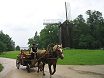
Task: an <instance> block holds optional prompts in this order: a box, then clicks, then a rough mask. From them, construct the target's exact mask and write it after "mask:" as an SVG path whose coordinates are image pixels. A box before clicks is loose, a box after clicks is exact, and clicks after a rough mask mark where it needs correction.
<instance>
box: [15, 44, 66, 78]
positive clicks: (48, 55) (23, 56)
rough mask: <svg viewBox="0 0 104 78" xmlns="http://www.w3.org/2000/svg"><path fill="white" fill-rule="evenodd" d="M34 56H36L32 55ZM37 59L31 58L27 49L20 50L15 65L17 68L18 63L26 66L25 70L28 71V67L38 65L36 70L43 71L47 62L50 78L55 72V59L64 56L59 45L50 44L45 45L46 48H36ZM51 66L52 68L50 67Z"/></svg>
mask: <svg viewBox="0 0 104 78" xmlns="http://www.w3.org/2000/svg"><path fill="white" fill-rule="evenodd" d="M34 57H36V56H34ZM37 57H38V58H37V59H36V58H34V59H31V53H30V51H29V50H21V52H20V54H19V55H18V56H17V59H16V67H17V69H19V67H20V65H23V66H26V69H27V72H30V68H32V67H38V72H39V71H40V70H41V71H43V75H45V73H44V67H45V64H48V67H49V73H50V78H51V75H53V74H54V73H55V72H56V64H57V59H58V58H61V59H63V58H64V55H63V50H62V46H61V45H57V44H56V45H54V44H51V45H49V46H48V47H47V50H38V51H37ZM52 66H53V70H52V69H51V67H52Z"/></svg>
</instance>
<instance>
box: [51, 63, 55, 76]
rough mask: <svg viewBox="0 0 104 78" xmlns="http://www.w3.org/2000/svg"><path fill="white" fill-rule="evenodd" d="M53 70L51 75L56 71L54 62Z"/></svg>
mask: <svg viewBox="0 0 104 78" xmlns="http://www.w3.org/2000/svg"><path fill="white" fill-rule="evenodd" d="M53 69H54V71H53V72H52V75H53V74H54V73H55V72H56V64H54V65H53Z"/></svg>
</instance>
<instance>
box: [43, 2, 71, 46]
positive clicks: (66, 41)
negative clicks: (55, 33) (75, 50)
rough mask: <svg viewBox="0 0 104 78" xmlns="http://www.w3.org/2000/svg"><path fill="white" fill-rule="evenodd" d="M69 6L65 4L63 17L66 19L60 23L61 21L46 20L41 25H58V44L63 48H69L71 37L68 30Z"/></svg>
mask: <svg viewBox="0 0 104 78" xmlns="http://www.w3.org/2000/svg"><path fill="white" fill-rule="evenodd" d="M70 10H71V9H70V4H69V3H68V2H65V15H66V19H65V21H64V22H63V23H62V22H61V21H62V20H61V19H48V20H44V22H43V25H54V24H55V25H59V43H60V44H62V45H63V47H70V43H71V37H70V36H71V35H70V30H69V29H70V28H69V21H70V19H71V13H70V12H71V11H70Z"/></svg>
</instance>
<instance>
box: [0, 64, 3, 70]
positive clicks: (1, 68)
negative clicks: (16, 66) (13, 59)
mask: <svg viewBox="0 0 104 78" xmlns="http://www.w3.org/2000/svg"><path fill="white" fill-rule="evenodd" d="M2 70H3V66H2V64H0V72H1V71H2Z"/></svg>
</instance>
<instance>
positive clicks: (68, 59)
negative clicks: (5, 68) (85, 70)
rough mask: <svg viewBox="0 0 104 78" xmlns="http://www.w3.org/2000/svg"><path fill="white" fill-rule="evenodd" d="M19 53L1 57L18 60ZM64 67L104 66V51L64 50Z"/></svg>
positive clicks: (10, 53) (6, 54)
mask: <svg viewBox="0 0 104 78" xmlns="http://www.w3.org/2000/svg"><path fill="white" fill-rule="evenodd" d="M18 53H19V51H12V52H5V53H3V54H1V55H0V57H6V58H13V59H16V56H17V55H18ZM58 64H62V65H101V64H104V50H79V49H71V50H64V59H63V60H61V59H58Z"/></svg>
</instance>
